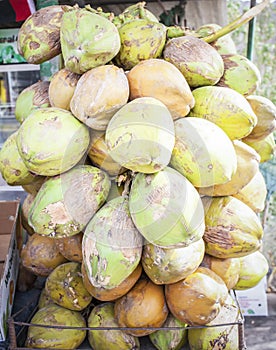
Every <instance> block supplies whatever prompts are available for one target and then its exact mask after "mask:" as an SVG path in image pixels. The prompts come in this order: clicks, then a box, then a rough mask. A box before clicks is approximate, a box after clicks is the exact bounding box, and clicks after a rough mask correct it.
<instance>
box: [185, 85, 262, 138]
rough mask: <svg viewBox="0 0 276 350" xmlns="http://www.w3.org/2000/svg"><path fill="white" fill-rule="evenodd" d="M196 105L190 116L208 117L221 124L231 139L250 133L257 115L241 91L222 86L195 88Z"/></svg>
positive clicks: (255, 122)
mask: <svg viewBox="0 0 276 350" xmlns="http://www.w3.org/2000/svg"><path fill="white" fill-rule="evenodd" d="M193 95H194V98H195V106H194V108H192V109H191V112H190V113H189V116H190V117H198V118H204V119H207V120H209V121H211V122H213V123H215V124H217V125H218V126H220V127H221V128H222V129H223V130H224V131H225V132H226V134H227V135H228V136H229V137H230V139H231V140H235V139H241V138H244V137H246V136H247V135H249V134H250V133H251V131H252V129H253V128H254V126H256V124H257V117H256V115H255V113H254V112H253V110H252V108H251V106H250V104H249V102H248V101H247V100H246V98H245V97H244V96H243V95H242V94H240V93H239V92H237V91H235V90H233V89H230V88H228V87H222V86H203V87H200V88H197V89H194V90H193Z"/></svg>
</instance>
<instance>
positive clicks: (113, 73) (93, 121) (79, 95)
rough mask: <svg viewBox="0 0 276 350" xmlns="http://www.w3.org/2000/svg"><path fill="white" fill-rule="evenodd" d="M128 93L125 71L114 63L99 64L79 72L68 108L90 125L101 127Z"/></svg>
mask: <svg viewBox="0 0 276 350" xmlns="http://www.w3.org/2000/svg"><path fill="white" fill-rule="evenodd" d="M128 97H129V86H128V80H127V77H126V75H125V73H124V71H123V70H122V69H121V68H118V67H116V66H114V65H104V66H99V67H95V68H93V69H90V70H89V71H88V72H86V73H84V74H83V75H82V76H81V78H80V79H79V81H78V84H77V86H76V89H75V92H74V94H73V97H72V99H71V102H70V109H71V111H72V113H73V114H74V116H75V117H76V118H78V119H79V120H80V121H82V122H83V123H84V124H86V125H87V126H89V127H90V128H92V129H95V130H102V131H104V130H105V129H106V127H107V125H108V123H109V121H110V119H111V118H112V116H113V115H114V114H115V113H116V112H117V111H118V110H119V109H120V108H121V107H122V106H123V105H125V104H126V103H127V101H128ZM91 101H93V103H92V102H91Z"/></svg>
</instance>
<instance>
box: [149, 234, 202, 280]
mask: <svg viewBox="0 0 276 350" xmlns="http://www.w3.org/2000/svg"><path fill="white" fill-rule="evenodd" d="M204 250H205V246H204V241H203V239H199V240H198V241H196V242H194V243H191V244H190V245H188V246H187V247H179V248H162V247H158V246H156V245H154V244H151V243H147V244H145V245H144V248H143V255H142V265H143V269H144V271H145V273H146V274H147V275H148V277H149V278H150V279H151V280H152V282H153V283H155V284H168V283H175V282H178V281H180V280H182V279H184V278H186V277H187V276H188V275H190V274H191V273H193V272H194V271H195V270H196V269H197V268H198V267H199V265H200V263H201V261H202V259H203V256H204Z"/></svg>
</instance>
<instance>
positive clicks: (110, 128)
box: [0, 1, 276, 350]
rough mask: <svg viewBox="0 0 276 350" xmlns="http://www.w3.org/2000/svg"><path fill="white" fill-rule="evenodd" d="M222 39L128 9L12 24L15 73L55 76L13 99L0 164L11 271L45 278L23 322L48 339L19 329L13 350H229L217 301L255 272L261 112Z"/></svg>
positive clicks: (266, 122)
mask: <svg viewBox="0 0 276 350" xmlns="http://www.w3.org/2000/svg"><path fill="white" fill-rule="evenodd" d="M266 5H268V1H264V2H263V3H261V4H259V5H258V6H256V7H255V8H253V9H252V10H250V11H249V12H248V13H246V14H245V15H244V16H243V17H242V18H241V19H238V20H237V21H235V22H234V24H235V25H236V24H237V23H239V25H240V24H241V23H243V22H245V21H248V20H249V19H250V18H252V16H255V15H256V14H257V13H258V12H260V11H261V10H262V9H263V8H264V7H265V6H266ZM234 24H231V25H229V26H227V27H226V29H225V28H219V27H218V26H217V25H206V26H203V27H201V28H199V29H198V30H197V31H188V30H184V29H183V28H179V27H169V28H168V27H165V26H164V25H163V24H162V23H159V21H158V19H157V18H156V17H155V16H154V15H153V14H152V13H150V12H149V11H148V10H147V9H146V8H145V3H138V4H136V5H133V6H130V7H128V8H126V9H125V11H123V13H122V14H120V15H118V16H114V15H113V14H112V13H104V12H103V11H102V10H101V9H96V10H95V9H93V8H91V7H85V8H79V7H77V6H74V7H70V6H49V7H46V8H43V9H41V10H39V11H37V12H36V13H34V14H33V15H31V16H30V17H29V18H28V19H27V20H26V21H25V23H24V24H23V25H22V27H21V29H20V31H19V36H18V48H19V52H20V53H21V54H22V55H23V56H24V58H25V59H26V60H27V61H28V62H29V63H33V64H40V63H42V62H44V61H47V60H49V59H51V58H52V57H54V56H57V55H60V56H61V58H62V59H61V61H62V62H63V64H64V65H63V66H62V67H61V68H60V70H59V71H58V72H56V73H55V74H54V75H53V77H52V78H51V80H50V81H49V82H48V81H43V82H42V81H38V82H37V83H35V84H33V85H31V86H29V87H27V88H26V89H24V90H23V91H22V92H21V93H20V94H19V96H18V99H17V101H16V108H15V116H16V118H17V120H18V121H19V122H20V123H21V125H20V127H19V129H18V131H16V132H15V133H14V134H12V135H11V136H10V137H9V138H8V139H7V141H6V142H5V144H4V145H3V148H2V150H1V151H0V170H1V173H2V176H3V178H4V180H5V181H6V182H7V183H8V184H9V185H11V186H13V185H20V186H22V187H23V188H24V189H25V191H26V192H28V196H27V197H26V199H25V201H24V203H23V205H22V224H23V226H24V228H25V229H26V231H27V232H28V234H29V238H28V241H27V243H26V244H25V246H24V247H23V249H22V253H21V260H22V264H23V266H24V267H25V268H26V269H28V271H31V272H32V273H33V274H35V275H36V276H44V277H45V279H46V281H45V288H44V289H43V291H42V293H41V297H40V300H39V304H38V311H37V312H36V314H35V315H34V317H33V318H32V320H31V322H32V324H36V325H48V326H52V325H53V326H63V328H62V329H60V328H49V327H48V328H45V327H38V326H34V325H32V326H30V327H29V330H28V335H27V339H26V346H27V347H30V348H32V347H33V348H47V349H51V348H55V349H58V348H63V349H64V348H66V349H75V348H78V346H79V345H80V344H81V343H83V341H84V339H85V338H86V336H87V340H88V343H89V344H90V346H91V348H92V349H94V350H97V349H98V350H113V349H120V350H124V349H140V348H141V349H142V345H143V339H145V338H144V337H149V339H150V341H151V343H152V344H153V346H154V347H156V348H157V349H161V350H168V349H175V350H176V349H180V348H181V347H182V346H185V344H187V346H189V348H190V349H192V350H205V349H215V348H223V349H229V350H236V349H238V348H239V344H238V329H237V326H232V325H225V323H235V322H240V315H239V312H238V307H237V305H236V303H235V302H234V301H233V299H232V298H231V296H230V294H229V291H230V290H231V289H247V288H251V287H253V286H255V285H256V284H258V283H259V281H260V280H261V278H263V276H265V275H266V273H267V271H268V263H267V260H266V258H265V257H264V255H263V254H262V253H261V252H260V249H261V243H262V239H263V228H262V226H261V223H260V220H259V217H258V215H257V213H259V212H261V211H262V210H263V209H264V201H265V197H266V184H265V181H264V178H263V176H262V174H261V172H260V170H259V164H260V162H265V161H267V160H269V159H271V158H272V157H273V153H274V148H275V143H274V138H273V131H274V130H275V128H276V121H275V118H276V107H275V105H274V104H273V103H272V102H271V101H270V100H269V99H267V98H266V97H264V96H259V95H255V94H254V92H255V91H256V89H257V87H258V86H259V84H260V73H259V70H258V68H257V67H256V66H255V65H254V64H253V63H252V62H250V61H249V60H248V59H247V58H245V57H243V56H241V55H239V54H237V52H236V49H235V45H234V43H233V42H232V41H231V38H230V37H229V36H222V34H225V33H227V31H229V28H231V30H232V29H233V28H235V25H234ZM227 28H228V29H227ZM214 324H224V326H221V327H211V328H204V326H205V325H214ZM68 326H69V327H68ZM87 326H88V327H90V328H89V330H88V331H86V328H85V327H87ZM187 326H190V327H187ZM192 326H201V327H199V328H192ZM70 327H73V328H70ZM78 327H82V328H81V329H80V328H78Z"/></svg>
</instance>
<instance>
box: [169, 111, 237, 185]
mask: <svg viewBox="0 0 276 350" xmlns="http://www.w3.org/2000/svg"><path fill="white" fill-rule="evenodd" d="M174 125H175V139H176V140H175V145H174V148H173V152H172V157H171V161H170V164H171V166H172V167H173V168H174V169H176V170H177V171H178V172H180V173H181V174H182V175H184V176H185V177H186V178H187V179H188V180H189V181H190V182H191V183H192V184H193V185H194V186H196V187H206V186H213V185H217V184H223V183H225V182H227V181H229V180H230V179H231V177H232V176H233V174H234V173H235V171H236V169H237V157H236V152H235V149H234V146H233V144H232V142H231V140H230V139H229V137H228V136H227V135H226V133H225V132H224V131H223V130H222V129H221V128H220V127H218V126H217V125H216V124H214V123H212V122H210V121H208V120H205V119H201V118H194V117H186V118H182V119H179V120H176V121H175V122H174Z"/></svg>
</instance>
